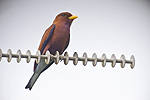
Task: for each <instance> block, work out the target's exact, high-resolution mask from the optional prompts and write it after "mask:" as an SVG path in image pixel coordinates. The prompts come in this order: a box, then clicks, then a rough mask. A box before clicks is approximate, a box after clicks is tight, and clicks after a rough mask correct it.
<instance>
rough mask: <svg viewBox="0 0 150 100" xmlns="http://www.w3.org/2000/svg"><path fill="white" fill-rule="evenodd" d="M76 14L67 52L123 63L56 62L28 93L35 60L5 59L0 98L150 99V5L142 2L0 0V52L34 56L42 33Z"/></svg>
mask: <svg viewBox="0 0 150 100" xmlns="http://www.w3.org/2000/svg"><path fill="white" fill-rule="evenodd" d="M64 11H68V12H71V13H72V14H73V15H77V16H78V19H75V20H74V22H73V23H72V26H71V40H70V44H69V46H68V48H67V50H66V51H68V52H69V55H70V56H72V55H73V53H74V52H77V53H78V55H79V56H82V55H83V53H84V52H86V53H87V54H88V57H92V54H93V53H96V54H97V56H98V57H99V58H100V57H101V55H102V54H103V53H105V54H106V56H107V58H110V57H111V55H112V54H115V55H116V57H117V58H120V56H121V55H122V54H124V55H125V57H126V59H130V56H131V55H134V56H135V60H136V63H135V68H134V69H131V68H130V65H129V64H126V65H125V68H121V67H120V64H116V66H115V68H112V67H111V64H110V63H107V64H106V66H105V67H102V66H101V63H97V66H96V67H93V66H92V63H91V62H88V64H87V66H83V65H82V62H78V64H77V65H76V66H74V65H73V62H72V61H70V62H69V64H68V65H64V63H63V62H60V63H59V64H58V65H55V64H53V65H52V66H51V67H50V68H49V69H48V70H46V71H45V72H44V73H42V74H41V76H40V77H39V79H38V80H37V82H36V83H35V85H34V87H33V88H32V90H31V91H29V90H26V89H25V86H26V84H27V83H28V81H29V79H30V77H31V75H32V74H33V65H34V64H33V63H34V59H32V60H31V62H30V63H26V59H22V60H21V62H20V63H17V62H16V59H12V61H11V62H10V63H8V62H7V59H6V58H3V59H2V61H1V62H0V100H35V99H36V100H41V99H42V100H60V99H63V100H64V99H65V100H83V99H84V100H86V99H89V100H100V99H102V100H110V99H111V100H150V66H149V64H150V62H149V60H150V58H149V56H150V47H149V45H150V1H148V0H147V1H146V0H121V1H119V0H113V1H112V0H87V1H85V0H65V1H60V0H32V1H31V0H0V48H1V49H2V51H3V52H5V53H6V52H7V50H8V49H12V51H13V53H16V52H17V50H18V49H21V51H22V53H24V54H25V53H26V51H27V50H31V53H32V54H35V53H36V51H37V49H38V46H39V43H40V40H41V38H42V35H43V34H44V32H45V30H46V29H47V28H48V27H49V26H50V25H51V24H52V22H53V20H54V19H55V17H56V15H57V14H59V13H61V12H64Z"/></svg>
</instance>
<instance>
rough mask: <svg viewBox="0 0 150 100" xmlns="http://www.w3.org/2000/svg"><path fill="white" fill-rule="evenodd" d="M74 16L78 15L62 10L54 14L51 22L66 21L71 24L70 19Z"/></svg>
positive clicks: (74, 17)
mask: <svg viewBox="0 0 150 100" xmlns="http://www.w3.org/2000/svg"><path fill="white" fill-rule="evenodd" d="M76 18H78V16H76V15H72V14H71V13H69V12H63V13H60V14H58V15H57V16H56V18H55V20H54V22H53V23H54V24H55V23H59V22H64V23H68V24H70V25H71V23H72V21H73V20H74V19H76Z"/></svg>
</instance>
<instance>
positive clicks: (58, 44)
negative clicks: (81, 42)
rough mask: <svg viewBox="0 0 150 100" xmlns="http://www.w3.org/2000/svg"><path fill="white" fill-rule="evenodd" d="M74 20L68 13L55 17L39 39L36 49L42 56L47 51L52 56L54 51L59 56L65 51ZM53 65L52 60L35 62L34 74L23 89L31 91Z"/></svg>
mask: <svg viewBox="0 0 150 100" xmlns="http://www.w3.org/2000/svg"><path fill="white" fill-rule="evenodd" d="M76 18H78V16H76V15H72V14H71V13H69V12H62V13H60V14H58V15H57V16H56V17H55V19H54V21H53V23H52V25H51V26H50V27H49V28H48V29H47V30H46V31H45V33H44V35H43V37H42V39H41V42H40V45H39V48H38V50H39V51H40V52H41V55H44V54H45V53H46V51H47V50H48V51H49V52H50V53H51V54H52V55H54V54H55V52H56V51H58V52H59V54H62V53H63V52H64V51H65V50H66V48H67V47H68V45H69V41H70V26H71V24H72V22H73V20H74V19H76ZM53 63H54V60H51V61H50V62H49V64H46V63H45V59H41V60H40V62H39V63H38V64H37V63H36V61H35V62H34V71H33V72H34V73H33V75H32V77H31V78H30V80H29V82H28V84H27V85H26V87H25V89H29V90H31V89H32V87H33V85H34V84H35V82H36V80H37V79H38V77H39V76H40V74H41V73H42V72H44V71H45V70H46V69H48V68H49V67H50V66H51V65H52V64H53Z"/></svg>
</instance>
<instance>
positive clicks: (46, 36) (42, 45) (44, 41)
mask: <svg viewBox="0 0 150 100" xmlns="http://www.w3.org/2000/svg"><path fill="white" fill-rule="evenodd" d="M55 26H56V25H55V24H53V25H51V26H50V27H49V28H48V29H47V30H46V31H45V33H44V35H43V37H42V40H41V43H40V46H39V50H40V51H41V54H44V53H45V52H43V51H47V50H44V49H45V47H46V45H47V43H48V40H49V39H50V38H51V36H52V34H53V32H54V29H55ZM49 30H50V32H49V34H48V31H49ZM47 49H48V48H47ZM51 64H53V61H52V62H50V63H49V64H48V65H47V66H46V68H45V69H44V70H46V69H47V68H48V67H49V66H50V65H51ZM37 65H38V64H37V63H36V61H35V62H34V71H35V69H36V67H37ZM44 70H43V71H44ZM43 71H42V72H43Z"/></svg>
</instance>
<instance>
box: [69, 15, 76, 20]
mask: <svg viewBox="0 0 150 100" xmlns="http://www.w3.org/2000/svg"><path fill="white" fill-rule="evenodd" d="M76 18H78V16H76V15H72V16H70V17H69V19H76Z"/></svg>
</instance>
